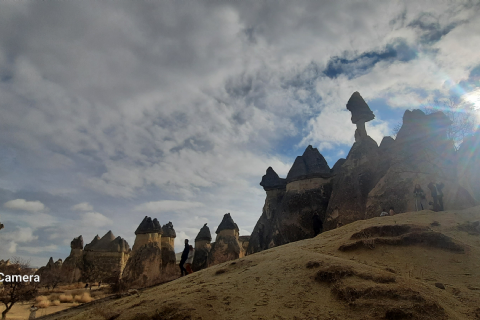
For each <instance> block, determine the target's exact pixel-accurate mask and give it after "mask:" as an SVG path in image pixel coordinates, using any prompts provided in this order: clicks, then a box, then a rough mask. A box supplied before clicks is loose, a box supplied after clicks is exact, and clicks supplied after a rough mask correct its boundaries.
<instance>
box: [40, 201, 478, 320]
mask: <svg viewBox="0 0 480 320" xmlns="http://www.w3.org/2000/svg"><path fill="white" fill-rule="evenodd" d="M478 220H480V207H475V208H471V209H467V210H463V211H450V212H442V213H436V212H431V211H422V212H419V213H415V212H413V213H404V214H399V215H396V216H393V217H378V218H374V219H370V220H364V221H357V222H355V223H352V224H349V225H346V226H344V227H341V228H339V229H336V230H332V231H329V232H325V233H323V234H321V235H319V236H318V237H316V238H314V239H309V240H304V241H299V242H296V243H291V244H288V245H285V246H281V247H278V248H273V249H270V250H267V251H264V252H261V253H258V254H254V255H249V256H247V257H245V258H243V259H239V260H235V261H230V262H227V263H223V264H220V265H216V266H214V267H211V268H209V269H206V270H203V271H201V272H197V273H194V274H192V275H189V276H187V277H184V278H180V279H178V280H175V281H172V282H170V283H167V284H165V285H161V286H158V287H154V288H150V289H146V290H145V291H143V292H142V293H141V294H140V296H139V297H138V296H136V295H135V296H128V297H124V298H121V299H116V300H111V301H107V302H105V303H103V304H101V305H98V304H97V305H93V306H92V307H90V308H84V309H82V310H71V312H70V313H64V314H61V315H57V316H55V315H51V316H48V317H46V318H48V319H119V320H120V319H203V320H207V319H436V320H438V319H480V235H479V234H474V232H473V233H472V232H471V233H472V234H470V233H468V232H466V231H462V230H460V229H459V228H461V227H462V226H468V223H467V222H468V221H470V222H473V221H478ZM435 221H436V222H437V223H434V222H435ZM432 223H433V225H431V224H432ZM467 230H468V228H467ZM470 231H471V230H470ZM354 234H356V235H355V236H354V237H356V239H353V240H352V239H351V237H352V235H354ZM342 246H343V247H342ZM340 247H342V248H343V249H344V250H345V251H341V250H339V248H340ZM435 283H442V284H443V285H444V286H445V289H440V288H437V287H436V286H435Z"/></svg>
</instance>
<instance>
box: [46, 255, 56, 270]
mask: <svg viewBox="0 0 480 320" xmlns="http://www.w3.org/2000/svg"><path fill="white" fill-rule="evenodd" d="M54 266H55V262H53V258H52V257H50V259H48V263H47V268H52V267H54Z"/></svg>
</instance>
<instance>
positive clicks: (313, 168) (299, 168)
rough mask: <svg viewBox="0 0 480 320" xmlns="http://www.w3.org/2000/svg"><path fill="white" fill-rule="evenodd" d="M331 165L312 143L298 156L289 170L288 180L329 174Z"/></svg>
mask: <svg viewBox="0 0 480 320" xmlns="http://www.w3.org/2000/svg"><path fill="white" fill-rule="evenodd" d="M329 174H330V167H329V166H328V164H327V161H325V158H324V157H323V156H322V155H321V154H320V152H318V149H317V148H313V147H312V146H311V145H310V146H308V147H307V148H306V149H305V152H304V153H303V155H301V156H298V157H297V158H296V159H295V162H294V163H293V166H292V168H291V169H290V171H289V172H288V175H287V181H288V182H291V181H295V180H301V179H305V178H308V177H310V176H311V177H314V176H321V175H329Z"/></svg>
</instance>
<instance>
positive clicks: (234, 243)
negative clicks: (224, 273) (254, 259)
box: [208, 213, 245, 266]
mask: <svg viewBox="0 0 480 320" xmlns="http://www.w3.org/2000/svg"><path fill="white" fill-rule="evenodd" d="M238 232H239V230H238V226H237V224H236V223H235V222H234V221H233V219H232V217H231V215H230V213H227V214H225V215H224V216H223V219H222V222H221V223H220V225H219V226H218V228H217V231H216V232H215V233H216V234H217V237H216V239H215V243H213V244H212V246H211V250H210V253H209V256H208V265H209V266H213V265H215V264H219V263H222V262H225V261H230V260H235V259H238V258H241V257H243V256H244V255H245V252H244V251H243V250H242V246H241V243H240V242H239V240H238V236H239V234H238Z"/></svg>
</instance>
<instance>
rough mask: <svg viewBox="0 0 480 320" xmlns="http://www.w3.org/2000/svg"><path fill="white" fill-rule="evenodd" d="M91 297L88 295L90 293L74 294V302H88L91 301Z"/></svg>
mask: <svg viewBox="0 0 480 320" xmlns="http://www.w3.org/2000/svg"><path fill="white" fill-rule="evenodd" d="M92 300H93V299H92V297H91V296H90V293H88V292H84V293H83V294H82V295H76V296H75V302H81V303H88V302H91V301H92Z"/></svg>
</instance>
